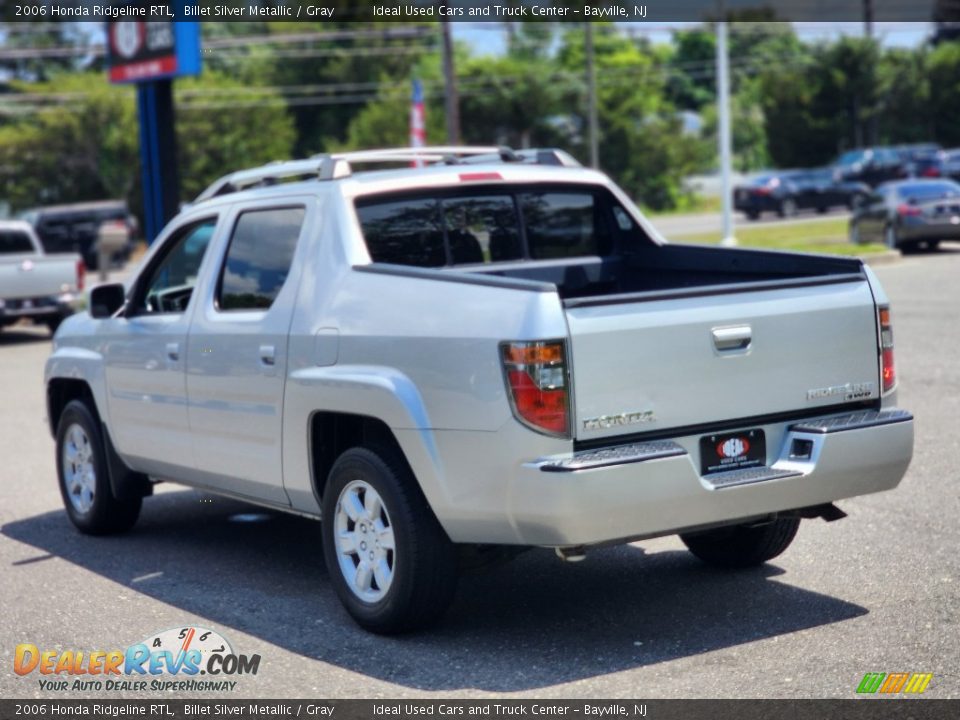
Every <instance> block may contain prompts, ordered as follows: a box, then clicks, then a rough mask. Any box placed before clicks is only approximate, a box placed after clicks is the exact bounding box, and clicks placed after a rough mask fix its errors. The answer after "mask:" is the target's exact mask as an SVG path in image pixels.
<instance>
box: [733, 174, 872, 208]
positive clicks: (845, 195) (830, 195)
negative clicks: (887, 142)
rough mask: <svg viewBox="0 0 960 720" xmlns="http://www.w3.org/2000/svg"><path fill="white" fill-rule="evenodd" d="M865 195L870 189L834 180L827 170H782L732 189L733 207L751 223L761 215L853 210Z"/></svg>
mask: <svg viewBox="0 0 960 720" xmlns="http://www.w3.org/2000/svg"><path fill="white" fill-rule="evenodd" d="M869 193H870V187H869V186H867V185H864V184H863V183H856V182H846V181H843V180H837V179H835V178H834V174H833V171H832V170H831V169H830V168H819V169H813V170H783V171H780V172H771V173H764V174H763V175H759V176H757V177H756V178H754V179H753V180H751V181H750V182H748V183H746V184H744V185H738V186H737V187H735V188H734V191H733V205H734V208H736V209H737V210H739V211H740V212H743V213H745V214H746V216H747V217H748V218H750V219H751V220H756V219H757V218H758V217H760V214H761V213H763V212H775V213H777V214H778V215H779V216H780V217H791V216H793V215H796V213H797V212H798V211H800V210H816V211H817V212H821V213H824V212H827V211H828V210H829V209H830V208H833V207H837V206H843V207H849V208H853V207H854V205H855V204H856V203H857V202H858V199H859V198H861V197H865V196H866V195H868V194H869Z"/></svg>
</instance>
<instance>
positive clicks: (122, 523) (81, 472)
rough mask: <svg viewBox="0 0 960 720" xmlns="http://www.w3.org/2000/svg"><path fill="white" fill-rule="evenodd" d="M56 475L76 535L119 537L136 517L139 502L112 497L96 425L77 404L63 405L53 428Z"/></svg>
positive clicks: (90, 414) (138, 515) (99, 430)
mask: <svg viewBox="0 0 960 720" xmlns="http://www.w3.org/2000/svg"><path fill="white" fill-rule="evenodd" d="M57 474H58V477H59V480H60V495H61V496H62V497H63V504H64V507H65V508H66V510H67V515H68V516H69V518H70V521H71V522H72V523H73V524H74V525H75V526H76V527H77V529H78V530H79V531H80V532H82V533H86V534H87V535H109V534H112V533H120V532H124V531H126V530H129V529H130V528H132V527H133V526H134V524H135V523H136V522H137V518H138V517H140V506H141V503H142V501H143V499H142V498H139V497H135V498H131V499H126V500H119V499H117V498H115V497H114V496H113V491H112V490H111V489H110V477H109V473H108V470H107V459H106V453H105V452H104V445H103V435H102V431H101V429H100V423H99V421H98V420H97V419H96V418H95V417H94V415H93V413H92V412H91V411H90V409H89V408H88V407H87V406H86V404H85V403H83V402H81V401H80V400H73V401H71V402H69V403H67V406H66V407H65V408H64V410H63V413H62V414H61V415H60V421H59V423H58V424H57Z"/></svg>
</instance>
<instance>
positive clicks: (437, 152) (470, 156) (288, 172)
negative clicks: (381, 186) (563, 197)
mask: <svg viewBox="0 0 960 720" xmlns="http://www.w3.org/2000/svg"><path fill="white" fill-rule="evenodd" d="M414 161H421V162H428V163H444V164H447V165H459V164H462V163H478V162H498V161H499V162H509V163H539V164H543V165H563V166H568V167H570V166H574V167H577V166H579V165H580V163H578V162H577V161H576V160H575V159H574V158H573V157H572V156H570V155H569V154H567V153H566V152H564V151H563V150H555V149H550V150H542V149H534V150H520V151H514V150H512V149H511V148H509V147H506V146H499V147H492V146H490V147H483V146H481V147H476V146H469V145H438V146H430V147H404V148H384V149H381V150H358V151H354V152H343V153H331V154H323V155H314V156H313V157H311V158H309V159H307V160H288V161H279V160H278V161H275V162H272V163H267V164H266V165H262V166H260V167H255V168H249V169H247V170H238V171H237V172H234V173H230V174H229V175H224V176H223V177H222V178H220V179H219V180H216V181H214V182H213V183H211V184H210V185H209V186H208V187H207V189H206V190H204V191H203V192H202V193H200V194H199V195H198V196H197V199H196V200H195V201H194V202H195V203H199V202H203V201H204V200H209V199H211V198H214V197H219V196H221V195H228V194H231V193H235V192H240V191H241V190H245V189H247V188H252V187H257V186H266V185H274V184H276V183H277V182H279V181H281V180H289V179H291V178H302V179H308V178H311V177H313V178H316V179H317V180H335V179H338V178H344V177H349V176H350V175H351V173H352V172H353V171H352V168H351V165H356V164H361V163H392V162H414Z"/></svg>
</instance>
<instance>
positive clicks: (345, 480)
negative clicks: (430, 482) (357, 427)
mask: <svg viewBox="0 0 960 720" xmlns="http://www.w3.org/2000/svg"><path fill="white" fill-rule="evenodd" d="M371 492H372V493H374V496H371V494H370V493H371ZM351 510H352V511H351ZM371 511H372V512H371ZM322 532H323V554H324V559H325V560H326V564H327V571H328V573H329V575H330V581H331V583H332V584H333V588H334V590H335V591H336V593H337V596H338V597H339V598H340V601H341V602H342V603H343V605H344V607H345V608H346V610H347V612H348V613H350V615H351V616H352V617H353V619H354V620H355V621H356V622H357V624H358V625H360V626H361V627H363V628H364V629H366V630H369V631H371V632H374V633H378V634H383V635H390V634H395V633H401V632H409V631H412V630H418V629H422V628H425V627H427V626H428V625H431V624H434V623H436V622H437V621H439V619H440V618H441V617H442V616H443V613H444V612H445V611H446V610H447V608H448V607H449V605H450V603H451V601H452V600H453V595H454V591H455V590H456V586H457V576H458V563H459V559H458V553H457V549H456V546H455V545H454V544H453V543H452V542H451V541H450V539H449V538H448V537H447V534H446V533H445V532H444V530H443V528H442V527H441V526H440V523H439V522H438V521H437V519H436V517H435V516H434V514H433V512H432V511H431V510H430V507H429V506H428V505H427V501H426V499H425V498H424V497H423V494H422V493H421V492H420V488H419V486H418V485H417V482H416V479H415V478H414V477H413V474H412V473H411V472H410V470H409V468H408V467H407V465H406V463H405V462H404V461H403V459H402V458H401V457H398V456H397V454H396V453H394V452H392V451H390V450H387V449H383V448H362V447H356V448H352V449H350V450H347V451H346V452H344V453H343V454H342V455H341V456H340V457H339V458H338V459H337V461H336V462H335V463H334V465H333V468H332V469H331V470H330V475H329V477H328V479H327V486H326V489H325V490H324V495H323V523H322ZM370 538H373V543H372V544H369V543H370ZM391 545H392V548H391V547H388V546H391ZM361 553H364V554H365V555H367V557H363V558H362V559H361ZM371 563H374V564H375V565H376V569H366V568H364V570H361V568H363V566H367V568H369V566H370V564H371Z"/></svg>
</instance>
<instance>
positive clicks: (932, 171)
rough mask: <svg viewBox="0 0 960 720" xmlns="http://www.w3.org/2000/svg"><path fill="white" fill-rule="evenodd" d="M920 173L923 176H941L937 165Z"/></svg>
mask: <svg viewBox="0 0 960 720" xmlns="http://www.w3.org/2000/svg"><path fill="white" fill-rule="evenodd" d="M920 175H921V177H940V168H938V167H936V166H931V167H928V168H924V169H923V172H921V173H920Z"/></svg>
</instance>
